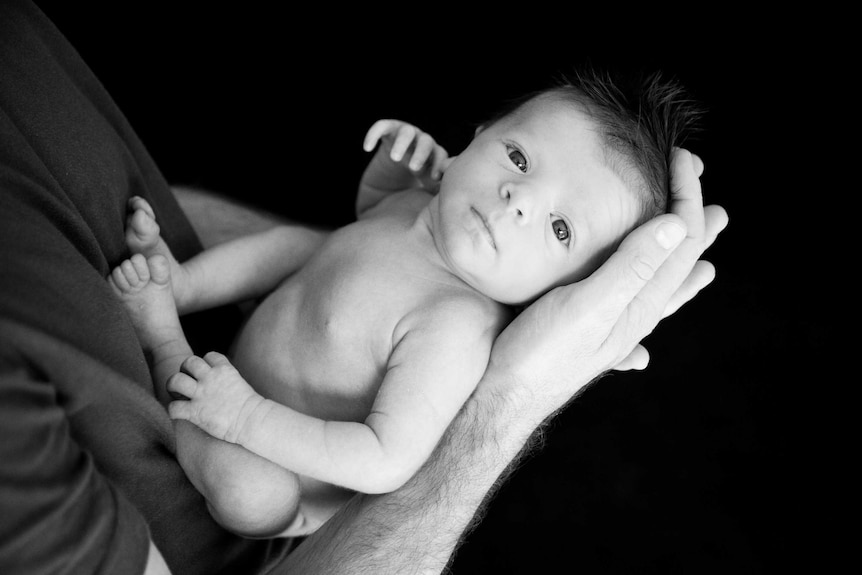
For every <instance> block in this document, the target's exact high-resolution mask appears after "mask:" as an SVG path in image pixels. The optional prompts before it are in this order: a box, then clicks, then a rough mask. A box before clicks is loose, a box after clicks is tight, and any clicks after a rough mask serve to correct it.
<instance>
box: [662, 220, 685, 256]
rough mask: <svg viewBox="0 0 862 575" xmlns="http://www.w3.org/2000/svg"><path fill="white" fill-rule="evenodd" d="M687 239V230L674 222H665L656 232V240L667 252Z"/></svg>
mask: <svg viewBox="0 0 862 575" xmlns="http://www.w3.org/2000/svg"><path fill="white" fill-rule="evenodd" d="M684 237H685V229H683V228H682V227H681V226H679V225H677V224H674V223H672V222H664V223H663V224H661V225H659V227H658V228H656V231H655V239H656V241H657V242H658V243H659V245H660V246H661V247H663V248H664V249H666V250H669V249H671V248H674V247H676V245H677V244H678V243H679V242H681V241H682V238H684Z"/></svg>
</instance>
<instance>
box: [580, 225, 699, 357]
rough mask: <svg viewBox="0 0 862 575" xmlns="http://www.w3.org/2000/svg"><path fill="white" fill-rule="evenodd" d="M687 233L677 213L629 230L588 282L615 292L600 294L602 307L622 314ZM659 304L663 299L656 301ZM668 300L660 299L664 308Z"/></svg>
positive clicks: (613, 314) (614, 315)
mask: <svg viewBox="0 0 862 575" xmlns="http://www.w3.org/2000/svg"><path fill="white" fill-rule="evenodd" d="M685 235H686V228H685V223H684V222H683V221H682V220H681V219H680V218H679V217H677V216H675V215H673V214H665V215H662V216H658V217H656V218H654V219H652V220H650V221H648V222H646V223H645V224H643V225H641V226H640V227H639V228H637V229H636V230H634V231H633V232H632V233H631V234H629V235H628V236H627V237H626V238H625V239H624V240H623V242H622V244H620V247H619V248H618V249H617V251H616V252H614V253H613V254H612V255H611V257H610V258H608V260H607V261H606V262H605V263H604V264H603V265H602V266H601V267H600V268H599V269H598V270H596V272H594V273H593V275H591V276H590V277H588V278H587V279H586V280H584V282H582V283H585V282H586V284H587V286H588V289H593V290H597V291H598V292H599V293H602V294H604V293H612V294H614V297H610V298H608V297H603V298H597V301H603V302H605V303H604V305H605V306H608V308H607V309H604V310H598V311H600V312H601V313H603V315H604V314H608V315H609V316H610V317H612V318H618V317H619V316H621V315H622V314H623V312H624V310H625V309H626V308H627V307H628V306H629V305H630V304H631V302H632V301H633V300H634V299H635V298H636V297H638V296H639V294H640V293H641V291H642V290H643V289H644V287H645V286H646V285H647V284H649V283H651V281H652V280H653V277H654V275H655V273H656V271H657V270H658V269H659V268H660V267H661V266H662V264H663V263H664V262H665V260H666V259H667V258H668V257H669V256H670V254H671V253H672V252H673V250H674V248H676V247H677V246H678V245H679V244H680V242H681V241H682V240H683V238H684V237H685ZM656 303H657V305H658V303H659V302H656ZM665 303H666V302H660V304H661V309H664V304H665ZM634 343H636V342H634Z"/></svg>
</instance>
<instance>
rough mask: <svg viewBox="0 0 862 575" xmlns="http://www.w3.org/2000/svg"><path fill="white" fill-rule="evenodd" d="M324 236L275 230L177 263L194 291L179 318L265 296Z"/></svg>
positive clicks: (297, 229) (290, 228)
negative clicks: (185, 273) (195, 312)
mask: <svg viewBox="0 0 862 575" xmlns="http://www.w3.org/2000/svg"><path fill="white" fill-rule="evenodd" d="M307 236H311V239H309V237H307ZM324 236H325V234H323V233H322V232H318V231H315V230H311V229H307V228H301V227H297V226H276V227H273V228H270V229H268V230H264V231H261V232H257V233H254V234H251V235H247V236H241V237H239V238H236V239H233V240H230V241H227V242H224V243H221V244H218V245H216V246H214V247H212V248H209V249H207V250H204V251H202V252H201V253H199V254H197V255H196V256H194V257H193V258H191V259H189V260H187V261H186V262H184V263H183V267H184V268H185V269H186V271H187V272H188V277H189V278H190V279H189V281H190V283H191V284H192V286H194V287H193V288H192V289H190V290H189V292H190V295H189V298H188V300H187V301H186V302H185V305H184V306H183V313H186V312H193V311H198V310H202V309H208V308H212V307H215V306H218V305H222V304H226V303H233V302H239V301H244V300H247V299H251V298H255V297H259V296H262V295H265V294H267V293H268V292H270V291H272V290H273V289H275V287H277V286H278V284H279V283H281V281H282V280H283V279H285V278H286V277H287V276H288V275H290V274H291V273H293V272H295V271H296V270H298V269H299V268H300V267H301V266H302V264H304V263H305V262H306V261H307V260H308V258H309V257H310V256H311V253H312V252H313V251H314V249H315V248H316V247H317V246H318V245H319V244H320V243H321V242H322V241H323V238H324Z"/></svg>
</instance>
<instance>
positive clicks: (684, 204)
mask: <svg viewBox="0 0 862 575" xmlns="http://www.w3.org/2000/svg"><path fill="white" fill-rule="evenodd" d="M698 160H699V158H698ZM696 163H698V161H696V160H695V159H694V156H693V155H692V153H691V152H689V151H688V150H685V149H683V148H677V149H675V150H674V153H673V156H672V158H671V165H670V172H671V174H670V211H671V213H674V214H676V215H678V216H679V217H681V218H682V219H683V220H684V221H685V225H686V226H687V227H688V235H689V237H694V238H699V237H701V236H702V235H703V232H704V216H703V194H702V190H701V186H700V179H699V178H698V174H697V171H696V169H695V164H696ZM699 163H700V166H701V170H702V168H703V162H699Z"/></svg>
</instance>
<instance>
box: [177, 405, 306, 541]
mask: <svg viewBox="0 0 862 575" xmlns="http://www.w3.org/2000/svg"><path fill="white" fill-rule="evenodd" d="M176 431H177V458H178V459H179V462H180V465H181V466H182V467H183V470H185V472H186V475H188V477H189V479H190V480H191V482H192V483H193V484H194V486H195V487H196V488H197V489H198V491H200V492H201V494H202V495H203V496H204V498H205V499H206V500H207V504H208V507H209V509H210V513H211V514H212V515H213V518H215V519H216V521H218V522H219V523H220V524H221V525H222V526H224V527H225V528H227V529H229V530H231V531H233V532H235V533H237V534H239V535H243V536H245V537H265V536H272V535H275V534H277V533H280V532H281V531H283V530H284V529H285V528H286V527H287V526H288V525H290V523H291V522H292V521H293V519H294V518H295V516H296V512H297V508H298V505H299V496H300V483H299V478H298V476H297V475H296V474H295V473H293V472H291V471H289V470H287V469H285V468H283V467H281V466H279V465H276V464H275V463H273V462H271V461H269V460H267V459H264V458H262V457H260V456H258V455H256V454H254V453H252V452H251V451H248V450H247V449H245V448H243V447H241V446H239V445H235V444H233V443H228V442H225V441H221V440H218V439H215V438H214V437H211V436H209V435H207V434H206V433H204V432H203V431H201V430H200V429H198V428H197V427H195V426H194V425H192V424H190V423H188V422H185V421H177V422H176Z"/></svg>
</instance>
